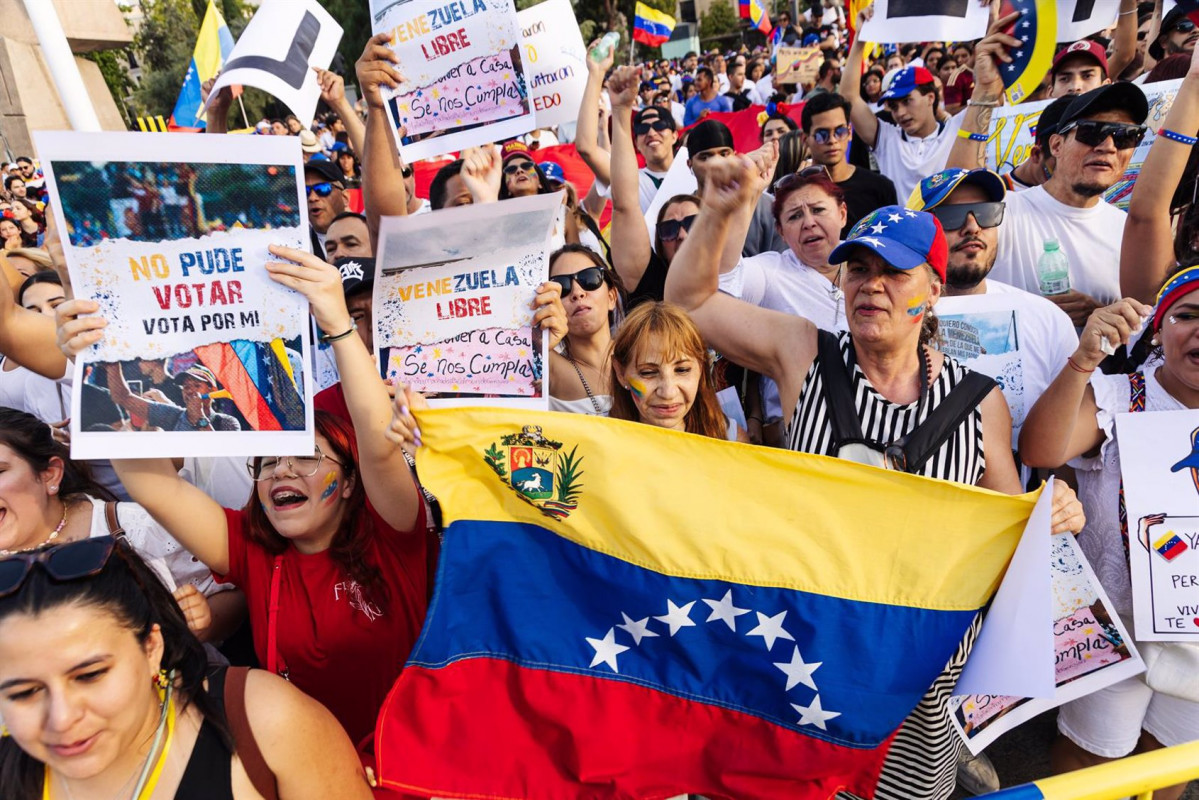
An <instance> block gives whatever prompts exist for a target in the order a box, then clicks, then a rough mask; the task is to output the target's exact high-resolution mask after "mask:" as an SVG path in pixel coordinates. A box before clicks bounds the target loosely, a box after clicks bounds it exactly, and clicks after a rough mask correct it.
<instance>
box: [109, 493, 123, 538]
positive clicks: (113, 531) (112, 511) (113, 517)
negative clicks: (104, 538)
mask: <svg viewBox="0 0 1199 800" xmlns="http://www.w3.org/2000/svg"><path fill="white" fill-rule="evenodd" d="M104 521H105V522H107V523H108V535H109V536H111V537H112V538H114V539H124V538H125V529H124V528H122V527H121V521H120V519H118V518H117V503H116V501H115V500H109V501H107V502H106V503H105V504H104Z"/></svg>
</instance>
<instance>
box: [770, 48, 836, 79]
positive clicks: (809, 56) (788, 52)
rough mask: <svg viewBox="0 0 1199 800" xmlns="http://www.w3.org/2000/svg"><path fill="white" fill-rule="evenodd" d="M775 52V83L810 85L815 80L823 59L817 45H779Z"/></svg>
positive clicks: (822, 54)
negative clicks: (776, 59)
mask: <svg viewBox="0 0 1199 800" xmlns="http://www.w3.org/2000/svg"><path fill="white" fill-rule="evenodd" d="M775 53H777V54H778V61H777V64H776V67H777V75H776V76H775V79H774V81H775V83H777V84H787V83H796V84H799V85H801V86H811V85H812V84H814V83H815V82H816V76H817V75H818V74H819V73H820V63H821V62H822V61H824V53H822V52H821V50H820V48H819V47H780V48H778V50H776V51H775Z"/></svg>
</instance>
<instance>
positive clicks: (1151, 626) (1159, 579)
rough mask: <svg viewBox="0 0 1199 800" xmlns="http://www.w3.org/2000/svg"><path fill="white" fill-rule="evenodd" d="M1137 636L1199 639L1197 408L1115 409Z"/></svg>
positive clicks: (1196, 641) (1149, 639)
mask: <svg viewBox="0 0 1199 800" xmlns="http://www.w3.org/2000/svg"><path fill="white" fill-rule="evenodd" d="M1116 433H1117V435H1118V436H1119V440H1120V468H1121V473H1122V475H1123V477H1124V500H1125V506H1126V508H1127V510H1128V549H1129V561H1130V563H1131V567H1132V610H1133V626H1134V628H1135V629H1136V637H1137V639H1138V640H1139V641H1159V642H1171V641H1172V642H1194V643H1196V644H1199V411H1153V412H1142V413H1136V414H1117V415H1116Z"/></svg>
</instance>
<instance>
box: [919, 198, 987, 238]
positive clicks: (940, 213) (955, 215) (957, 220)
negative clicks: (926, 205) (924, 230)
mask: <svg viewBox="0 0 1199 800" xmlns="http://www.w3.org/2000/svg"><path fill="white" fill-rule="evenodd" d="M1003 211H1004V204H1003V203H1002V202H994V203H961V204H957V205H949V206H937V207H936V208H931V209H929V212H930V213H931V214H932V215H933V216H934V217H936V218H937V219H938V220H939V221H940V223H941V227H942V228H943V229H944V230H947V231H956V230H960V229H961V227H962V226H963V225H965V224H966V217H968V216H970V215H971V214H973V215H974V221H975V222H977V223H978V227H980V228H994V227H995V226H997V225H999V224H1001V223H1002V222H1003Z"/></svg>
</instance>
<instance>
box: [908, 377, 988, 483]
mask: <svg viewBox="0 0 1199 800" xmlns="http://www.w3.org/2000/svg"><path fill="white" fill-rule="evenodd" d="M997 385H998V384H997V383H995V381H994V380H993V379H991V378H988V377H987V376H986V375H983V374H982V373H981V372H967V373H966V377H964V378H963V379H962V382H961V383H959V384H958V385H957V386H955V387H953V390H952V391H950V393H949V394H948V395H946V396H945V399H944V400H942V401H941V402H940V404H938V405H937V407H936V408H934V409H933V410H932V411H931V412H930V413H929V415H928V417H927V418H926V419H925V420H924V423H923V424H922V425H920V426H919V427H918V428H916V430H914V431H912V432H911V433H910V434H909V435H908V437H907V442H906V443H905V444H904V448H903V449H904V454H905V455H906V457H907V467H908V468H907V471H908V472H911V473H916V472H919V471H920V470H921V469H922V468H923V467H924V463H925V462H926V461H928V459H929V458H931V457H932V454H933V453H935V452H937V449H938V448H940V447H941V445H943V444H945V442H946V441H947V440H948V439H949V437H950V436H951V435H953V432H954V431H955V430H957V428H958V426H959V425H961V424H962V420H964V419H966V417H967V415H969V414H973V413H974V409H975V408H976V407H977V406H978V404H979V403H981V402H982V401H983V398H984V397H986V396H987V395H988V394H990V393H991V390H992V389H994V388H995V387H996V386H997Z"/></svg>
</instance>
